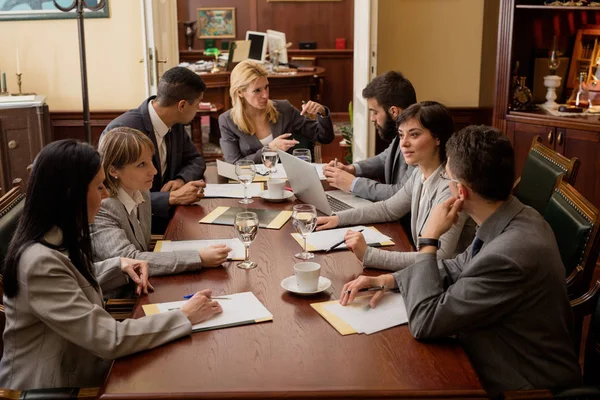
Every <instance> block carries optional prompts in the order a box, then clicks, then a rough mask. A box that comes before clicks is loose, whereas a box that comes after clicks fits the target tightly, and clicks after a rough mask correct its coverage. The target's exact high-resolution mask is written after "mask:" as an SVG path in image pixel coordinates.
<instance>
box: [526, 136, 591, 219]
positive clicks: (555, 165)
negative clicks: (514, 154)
mask: <svg viewBox="0 0 600 400" xmlns="http://www.w3.org/2000/svg"><path fill="white" fill-rule="evenodd" d="M578 169H579V160H578V159H577V158H576V157H573V158H572V159H570V160H569V159H568V158H566V157H564V156H563V155H561V154H558V153H557V152H555V151H554V150H551V149H549V148H547V147H546V146H544V145H543V144H541V138H540V137H539V136H536V137H534V138H533V142H532V143H531V147H530V149H529V154H528V155H527V159H526V160H525V166H524V167H523V172H522V173H521V177H520V178H519V179H518V181H517V182H516V183H515V189H514V194H515V196H516V197H517V198H518V199H519V200H520V201H521V202H522V203H523V204H526V205H528V206H531V207H533V208H535V209H536V210H537V211H538V212H539V213H540V214H543V213H544V209H545V208H546V204H547V203H548V199H549V198H550V195H551V194H552V189H553V188H554V186H555V184H556V180H557V179H558V177H559V176H560V175H561V174H564V175H565V179H564V181H565V182H567V183H570V184H571V185H573V184H574V183H575V178H576V176H577V170H578Z"/></svg>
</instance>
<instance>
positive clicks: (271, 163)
mask: <svg viewBox="0 0 600 400" xmlns="http://www.w3.org/2000/svg"><path fill="white" fill-rule="evenodd" d="M262 161H263V164H265V167H266V168H267V169H268V170H269V172H270V173H273V172H276V171H277V162H278V161H279V154H277V150H273V149H272V148H270V147H269V146H265V147H263V149H262Z"/></svg>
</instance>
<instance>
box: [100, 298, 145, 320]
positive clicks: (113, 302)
mask: <svg viewBox="0 0 600 400" xmlns="http://www.w3.org/2000/svg"><path fill="white" fill-rule="evenodd" d="M136 304H137V299H109V300H108V301H107V302H106V305H105V307H104V309H105V310H106V311H107V312H108V313H109V314H110V315H111V316H112V317H113V318H114V319H116V320H117V321H123V320H125V319H127V318H131V316H132V314H133V309H134V308H135V305H136Z"/></svg>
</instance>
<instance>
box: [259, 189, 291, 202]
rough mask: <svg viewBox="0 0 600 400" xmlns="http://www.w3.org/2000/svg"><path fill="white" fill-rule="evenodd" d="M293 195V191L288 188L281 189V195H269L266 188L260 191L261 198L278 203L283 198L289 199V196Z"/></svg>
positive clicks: (283, 199)
mask: <svg viewBox="0 0 600 400" xmlns="http://www.w3.org/2000/svg"><path fill="white" fill-rule="evenodd" d="M293 195H294V193H292V192H290V191H289V190H284V191H283V197H271V196H270V195H269V191H268V190H263V191H262V192H260V197H261V198H263V199H265V200H267V201H272V202H273V203H279V202H281V201H285V200H287V199H289V198H290V197H292V196H293Z"/></svg>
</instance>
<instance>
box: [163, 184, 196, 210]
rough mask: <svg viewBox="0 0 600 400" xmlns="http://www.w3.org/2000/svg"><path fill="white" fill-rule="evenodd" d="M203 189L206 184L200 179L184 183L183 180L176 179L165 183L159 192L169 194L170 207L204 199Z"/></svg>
mask: <svg viewBox="0 0 600 400" xmlns="http://www.w3.org/2000/svg"><path fill="white" fill-rule="evenodd" d="M205 187H206V183H205V182H204V181H203V180H202V179H200V180H197V181H189V182H188V183H185V182H184V181H183V179H181V178H177V179H174V180H172V181H169V182H167V183H165V184H164V185H163V187H162V188H161V189H160V191H161V192H170V193H169V204H170V205H172V206H174V205H189V204H193V203H195V202H197V201H198V200H200V199H202V198H203V197H204V188H205Z"/></svg>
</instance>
